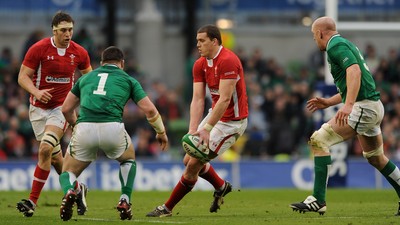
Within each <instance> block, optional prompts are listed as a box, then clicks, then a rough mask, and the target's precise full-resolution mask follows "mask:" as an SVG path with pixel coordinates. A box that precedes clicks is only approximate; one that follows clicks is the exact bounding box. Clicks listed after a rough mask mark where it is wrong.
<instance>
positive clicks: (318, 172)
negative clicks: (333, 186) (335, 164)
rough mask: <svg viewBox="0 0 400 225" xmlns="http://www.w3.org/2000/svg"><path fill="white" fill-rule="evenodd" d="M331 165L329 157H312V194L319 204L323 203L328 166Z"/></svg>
mask: <svg viewBox="0 0 400 225" xmlns="http://www.w3.org/2000/svg"><path fill="white" fill-rule="evenodd" d="M330 164H331V156H330V155H328V156H315V157H314V174H315V181H314V192H313V196H314V197H315V198H316V199H317V200H318V202H319V203H324V202H325V195H326V185H327V183H328V166H329V165H330Z"/></svg>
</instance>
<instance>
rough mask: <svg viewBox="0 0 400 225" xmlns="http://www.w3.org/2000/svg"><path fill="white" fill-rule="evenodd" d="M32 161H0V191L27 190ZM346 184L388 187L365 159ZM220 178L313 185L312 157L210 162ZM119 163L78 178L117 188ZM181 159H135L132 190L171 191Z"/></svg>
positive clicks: (53, 178)
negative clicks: (134, 178)
mask: <svg viewBox="0 0 400 225" xmlns="http://www.w3.org/2000/svg"><path fill="white" fill-rule="evenodd" d="M35 163H36V162H34V161H14V162H13V161H11V162H2V163H1V164H0V191H6V190H29V189H30V186H31V182H32V176H33V171H34V169H35ZM346 164H347V166H346V170H343V171H341V172H342V173H346V176H345V177H346V182H345V183H346V186H345V187H350V188H388V187H390V185H389V184H388V182H387V181H386V180H385V179H384V178H383V177H382V175H381V174H380V173H379V172H378V171H376V170H375V169H374V168H373V167H372V166H370V165H369V164H368V163H367V162H366V161H365V160H363V159H359V160H354V159H353V160H348V161H347V163H346ZM213 166H214V168H215V169H216V170H217V172H218V173H219V174H220V176H221V177H222V178H224V179H227V180H230V181H231V182H232V183H233V184H234V186H235V187H237V188H250V189H251V188H299V189H312V187H313V168H314V167H313V160H310V159H303V160H297V161H290V162H272V161H241V162H237V163H223V162H215V163H213ZM118 169H119V164H118V163H117V162H114V161H108V160H105V161H102V160H99V161H96V162H94V163H92V165H90V166H89V167H88V168H87V169H86V170H85V171H84V172H83V173H82V174H81V176H80V177H79V180H80V181H81V182H84V183H87V184H88V185H89V187H90V188H91V189H102V190H119V189H120V183H119V178H118ZM183 169H184V168H183V165H182V163H181V162H157V161H138V162H137V175H136V180H135V187H134V188H135V190H171V189H172V188H173V187H174V186H175V184H176V182H178V181H179V179H180V176H181V174H182V172H183ZM44 189H45V190H60V184H59V181H58V174H57V173H56V172H55V171H54V170H52V171H51V173H50V176H49V179H48V181H47V183H46V185H45V187H44ZM195 189H198V190H211V189H212V186H211V185H210V184H209V183H207V182H206V181H204V180H202V179H199V182H198V183H197V184H196V187H195Z"/></svg>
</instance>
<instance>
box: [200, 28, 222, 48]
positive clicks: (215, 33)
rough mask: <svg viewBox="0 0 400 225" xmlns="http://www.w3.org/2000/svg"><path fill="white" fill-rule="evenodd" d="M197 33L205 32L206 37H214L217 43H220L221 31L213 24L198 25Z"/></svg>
mask: <svg viewBox="0 0 400 225" xmlns="http://www.w3.org/2000/svg"><path fill="white" fill-rule="evenodd" d="M197 33H207V37H209V38H210V40H212V39H214V38H216V39H217V40H218V42H219V44H220V45H222V38H221V32H220V31H219V29H218V27H217V26H215V25H213V24H208V25H204V26H202V27H200V29H198V30H197Z"/></svg>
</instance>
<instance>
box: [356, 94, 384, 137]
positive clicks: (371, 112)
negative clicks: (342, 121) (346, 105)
mask: <svg viewBox="0 0 400 225" xmlns="http://www.w3.org/2000/svg"><path fill="white" fill-rule="evenodd" d="M384 113H385V110H384V107H383V104H382V102H381V101H379V100H378V101H371V100H363V101H359V102H356V103H355V104H354V106H353V111H351V113H350V115H349V120H348V124H349V125H350V126H351V127H352V128H353V129H354V130H355V131H356V132H357V134H360V135H364V136H368V137H373V136H377V135H379V134H380V133H381V132H382V131H381V127H380V126H381V122H382V119H383V116H384Z"/></svg>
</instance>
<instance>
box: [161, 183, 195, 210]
mask: <svg viewBox="0 0 400 225" xmlns="http://www.w3.org/2000/svg"><path fill="white" fill-rule="evenodd" d="M196 182H197V180H195V181H189V180H186V179H185V178H183V176H182V177H181V180H180V181H179V182H178V183H177V184H176V185H175V187H174V190H173V191H172V193H171V195H170V196H169V199H168V201H167V202H166V203H165V206H166V207H167V208H168V209H169V210H171V211H172V209H173V208H174V207H175V205H176V204H178V202H179V201H180V200H182V198H183V197H185V195H186V194H187V193H189V192H190V191H191V190H192V189H193V187H194V185H195V184H196Z"/></svg>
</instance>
